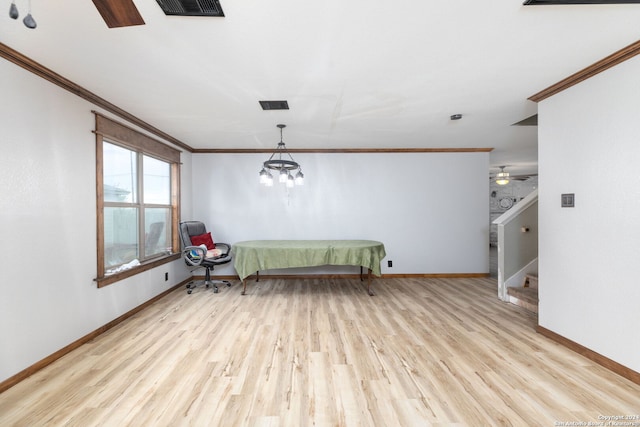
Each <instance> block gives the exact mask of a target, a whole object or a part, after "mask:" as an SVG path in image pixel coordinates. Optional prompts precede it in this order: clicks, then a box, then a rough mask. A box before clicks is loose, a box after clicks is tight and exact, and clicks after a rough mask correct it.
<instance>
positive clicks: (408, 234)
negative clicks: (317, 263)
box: [184, 142, 489, 274]
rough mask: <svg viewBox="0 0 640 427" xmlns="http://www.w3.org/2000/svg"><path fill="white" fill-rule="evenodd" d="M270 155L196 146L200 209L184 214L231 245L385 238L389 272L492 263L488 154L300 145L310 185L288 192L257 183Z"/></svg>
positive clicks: (461, 269)
mask: <svg viewBox="0 0 640 427" xmlns="http://www.w3.org/2000/svg"><path fill="white" fill-rule="evenodd" d="M292 144H294V145H295V142H290V143H289V145H292ZM274 147H275V145H274ZM267 158H268V155H267V154H195V155H193V184H194V196H193V197H194V200H193V207H194V209H193V214H194V216H193V218H184V219H199V220H203V221H205V222H206V223H207V225H208V228H209V229H210V230H211V231H212V234H213V236H214V239H217V240H219V241H223V242H227V243H232V244H233V243H234V242H238V241H243V240H254V239H371V240H379V241H382V242H383V243H384V244H385V248H386V252H387V257H386V259H385V261H383V265H382V272H383V274H424V273H488V272H489V237H488V235H489V201H488V199H487V196H486V195H487V193H488V190H489V182H488V180H487V171H488V169H489V164H488V162H489V154H488V153H393V154H388V153H386V154H382V153H365V154H362V153H358V154H356V153H348V154H345V153H341V154H337V153H329V154H327V153H322V154H306V153H305V154H296V155H294V158H295V159H296V160H297V161H298V162H300V164H301V165H302V167H303V172H304V174H305V185H304V186H302V187H294V188H292V189H290V190H289V191H287V189H286V188H284V186H283V185H282V184H279V183H277V182H276V183H274V186H273V187H271V188H267V187H264V186H262V185H260V184H259V183H258V172H259V171H260V169H261V167H262V162H263V161H265V160H267ZM387 260H392V261H393V267H392V268H388V267H387V262H386V261H387ZM345 269H347V270H348V269H349V267H346V268H345V267H343V268H340V269H332V270H331V271H336V270H341V271H342V270H345ZM318 270H319V269H315V270H311V271H309V270H308V271H307V273H309V274H312V273H314V272H316V271H318ZM325 270H327V269H324V270H323V271H325ZM348 271H350V272H352V273H353V272H354V269H353V268H352V269H351V270H348ZM215 273H216V274H235V271H234V270H233V266H232V265H227V266H225V267H223V268H216V271H215ZM266 273H267V272H265V274H266ZM272 273H273V272H272ZM285 273H286V272H285ZM289 273H291V271H289Z"/></svg>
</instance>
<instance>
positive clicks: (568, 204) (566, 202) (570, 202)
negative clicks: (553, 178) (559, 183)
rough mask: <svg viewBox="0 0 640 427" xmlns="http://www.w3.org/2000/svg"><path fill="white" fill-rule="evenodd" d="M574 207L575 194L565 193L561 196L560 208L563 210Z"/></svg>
mask: <svg viewBox="0 0 640 427" xmlns="http://www.w3.org/2000/svg"><path fill="white" fill-rule="evenodd" d="M575 205H576V195H575V193H566V194H563V195H562V202H561V206H562V207H563V208H573V207H575Z"/></svg>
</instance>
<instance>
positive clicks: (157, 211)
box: [144, 208, 171, 257]
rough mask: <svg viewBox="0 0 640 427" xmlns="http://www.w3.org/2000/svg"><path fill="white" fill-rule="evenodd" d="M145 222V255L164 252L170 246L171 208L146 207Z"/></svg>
mask: <svg viewBox="0 0 640 427" xmlns="http://www.w3.org/2000/svg"><path fill="white" fill-rule="evenodd" d="M144 223H145V248H144V249H145V251H144V252H145V256H147V257H149V256H152V255H157V254H160V253H165V252H166V251H167V249H170V248H171V236H170V233H171V226H170V224H171V209H169V208H146V209H145V210H144Z"/></svg>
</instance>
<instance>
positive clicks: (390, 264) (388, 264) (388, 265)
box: [387, 260, 393, 268]
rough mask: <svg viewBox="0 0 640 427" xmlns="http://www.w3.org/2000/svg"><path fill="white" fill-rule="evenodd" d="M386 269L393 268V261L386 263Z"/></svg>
mask: <svg viewBox="0 0 640 427" xmlns="http://www.w3.org/2000/svg"><path fill="white" fill-rule="evenodd" d="M387 267H389V268H391V267H393V261H391V260H389V261H387Z"/></svg>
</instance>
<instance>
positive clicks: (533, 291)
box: [507, 274, 538, 313]
mask: <svg viewBox="0 0 640 427" xmlns="http://www.w3.org/2000/svg"><path fill="white" fill-rule="evenodd" d="M507 295H508V296H509V302H510V303H512V304H515V305H519V306H520V307H523V308H525V309H527V310H529V311H532V312H534V313H537V312H538V276H536V275H535V274H527V275H526V276H525V278H524V281H523V283H522V286H521V287H520V286H514V287H510V288H507Z"/></svg>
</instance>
